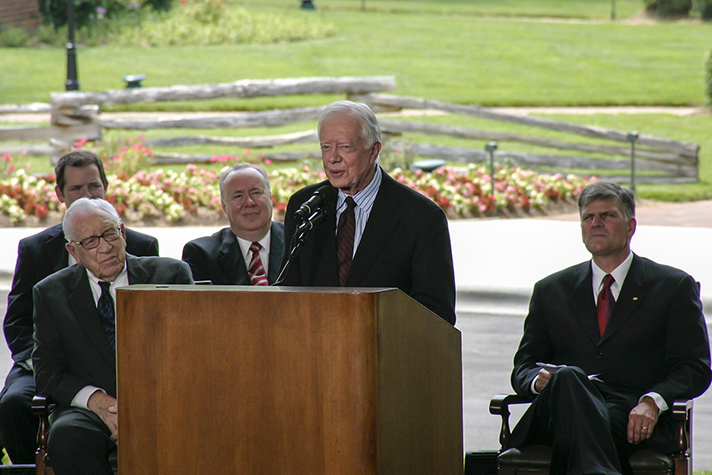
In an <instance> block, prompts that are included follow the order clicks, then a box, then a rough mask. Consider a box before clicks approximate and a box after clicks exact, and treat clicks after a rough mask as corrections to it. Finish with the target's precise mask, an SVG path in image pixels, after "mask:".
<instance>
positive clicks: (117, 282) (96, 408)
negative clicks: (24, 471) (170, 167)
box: [32, 198, 193, 475]
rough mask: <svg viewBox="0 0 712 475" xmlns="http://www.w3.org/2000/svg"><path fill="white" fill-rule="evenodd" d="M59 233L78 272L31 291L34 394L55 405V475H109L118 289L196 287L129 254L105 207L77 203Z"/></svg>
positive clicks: (160, 262)
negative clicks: (131, 285) (33, 326)
mask: <svg viewBox="0 0 712 475" xmlns="http://www.w3.org/2000/svg"><path fill="white" fill-rule="evenodd" d="M62 228H63V230H64V234H65V237H66V238H67V241H68V243H67V245H66V247H67V251H69V253H70V254H71V255H72V256H73V257H74V259H76V261H77V264H75V265H73V266H71V267H67V268H65V269H63V270H61V271H59V272H57V273H55V274H52V275H50V276H49V277H47V278H45V279H43V280H42V281H40V282H39V283H38V284H37V285H36V286H35V288H34V290H33V298H34V308H35V311H34V318H35V333H34V339H35V349H34V351H33V353H32V360H33V365H34V368H35V379H36V380H37V393H38V394H42V395H45V396H50V397H51V398H52V399H54V401H55V402H56V403H57V407H56V408H55V410H54V411H53V412H52V415H51V416H50V420H51V428H50V431H49V439H48V442H47V452H48V454H49V456H50V460H51V462H52V467H53V469H54V471H55V473H57V474H58V475H80V474H87V475H99V474H107V475H108V474H111V473H113V472H112V470H111V467H110V466H109V462H108V458H107V456H108V454H109V452H111V450H112V449H113V448H115V447H116V440H117V439H118V408H117V401H116V352H115V304H114V302H115V300H116V288H117V287H122V286H126V285H129V284H191V283H192V282H193V279H192V277H191V273H190V267H189V266H188V264H186V263H184V262H181V261H178V260H175V259H168V258H162V257H135V256H132V255H130V254H127V253H126V230H125V228H124V225H123V223H122V222H121V220H120V218H119V215H118V214H117V213H116V210H115V209H114V207H113V206H112V205H111V204H110V203H109V202H107V201H104V200H101V199H94V200H90V199H87V198H81V199H78V200H76V201H75V202H74V203H72V205H71V206H70V207H69V209H68V210H67V213H66V214H65V216H64V220H63V222H62Z"/></svg>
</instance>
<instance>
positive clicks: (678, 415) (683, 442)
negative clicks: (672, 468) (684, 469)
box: [672, 399, 695, 455]
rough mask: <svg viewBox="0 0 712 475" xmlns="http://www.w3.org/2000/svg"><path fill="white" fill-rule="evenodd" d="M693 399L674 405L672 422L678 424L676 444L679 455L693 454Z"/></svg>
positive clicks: (677, 402)
mask: <svg viewBox="0 0 712 475" xmlns="http://www.w3.org/2000/svg"><path fill="white" fill-rule="evenodd" d="M694 405H695V402H694V400H692V399H688V400H679V401H674V402H673V403H672V420H673V421H675V422H676V423H677V432H676V437H675V438H676V443H677V449H678V454H688V455H691V454H692V447H691V446H692V408H693V407H694Z"/></svg>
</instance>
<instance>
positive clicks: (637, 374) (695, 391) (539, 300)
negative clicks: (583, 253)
mask: <svg viewBox="0 0 712 475" xmlns="http://www.w3.org/2000/svg"><path fill="white" fill-rule="evenodd" d="M592 275H593V273H592V270H591V263H590V261H588V262H584V263H582V264H579V265H576V266H573V267H570V268H568V269H565V270H563V271H560V272H557V273H555V274H553V275H551V276H549V277H546V278H545V279H543V280H542V281H540V282H538V283H537V284H536V285H535V287H534V292H533V295H532V299H531V303H530V306H529V315H528V316H527V318H526V321H525V324H524V335H523V337H522V341H521V344H520V345H519V350H518V351H517V353H516V355H515V358H514V371H513V373H512V386H513V387H514V389H515V390H516V391H517V393H519V394H522V395H528V396H533V394H532V393H531V389H530V388H531V382H532V380H533V379H534V377H535V376H536V374H537V373H538V371H539V368H538V367H537V366H536V362H545V363H553V364H566V365H570V366H578V367H579V368H581V369H583V370H584V371H585V372H586V374H599V375H600V376H599V379H601V380H602V381H603V384H604V385H605V386H606V387H608V388H609V389H611V390H612V391H613V392H614V393H616V394H618V395H620V396H623V397H625V399H626V401H627V403H628V406H629V407H628V410H630V409H632V408H633V407H634V406H635V405H636V404H637V403H638V399H639V398H640V397H641V396H642V395H643V394H646V393H648V392H651V391H652V392H656V393H658V394H660V395H661V396H662V397H663V398H664V399H665V401H666V402H667V404H668V406H670V407H672V403H673V401H674V400H676V399H687V398H693V397H697V396H699V395H700V394H702V393H703V392H704V391H705V390H706V389H707V387H708V386H709V384H710V374H711V373H710V349H709V340H708V336H707V326H706V324H705V319H704V316H703V314H702V304H701V302H700V297H699V286H698V284H697V282H695V280H694V279H693V278H692V277H691V276H689V275H688V274H686V273H684V272H682V271H681V270H678V269H675V268H673V267H668V266H663V265H660V264H657V263H655V262H653V261H651V260H649V259H645V258H641V257H639V256H637V255H634V257H633V262H632V264H631V267H630V269H629V271H628V275H627V276H626V278H625V281H624V282H623V287H622V288H621V292H620V295H619V296H618V300H617V302H616V304H615V306H614V308H613V313H612V315H611V318H610V320H609V323H608V325H607V327H606V331H605V333H604V334H603V336H600V335H599V330H598V323H597V318H596V306H595V304H594V298H593V290H592Z"/></svg>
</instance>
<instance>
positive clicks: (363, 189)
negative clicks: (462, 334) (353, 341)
mask: <svg viewBox="0 0 712 475" xmlns="http://www.w3.org/2000/svg"><path fill="white" fill-rule="evenodd" d="M318 133H319V142H320V145H321V154H322V162H323V165H324V172H325V173H326V176H327V178H328V180H327V181H325V182H322V183H318V184H316V185H312V186H308V187H306V188H303V189H302V190H299V191H298V192H296V193H295V194H294V195H293V196H292V198H291V199H290V200H289V205H288V206H287V213H286V217H285V242H289V239H291V238H292V236H293V235H294V232H295V230H298V229H300V228H303V225H304V224H305V222H306V224H307V227H309V228H312V229H311V231H309V233H310V234H309V236H308V238H307V239H306V242H305V244H304V245H303V248H301V250H300V252H301V253H300V255H299V256H298V258H297V259H292V260H291V262H289V264H290V267H289V268H288V272H287V274H286V277H285V279H284V281H283V284H284V285H306V286H322V287H323V286H334V287H335V286H345V287H397V288H399V289H400V290H402V291H403V292H405V293H406V294H408V295H410V296H411V297H412V298H413V299H415V300H416V301H418V302H420V303H421V304H422V305H424V306H425V307H427V308H429V309H430V310H432V311H433V312H434V313H436V314H437V315H439V316H440V317H442V318H443V319H445V320H446V321H448V322H450V323H452V324H454V323H455V278H454V271H453V264H452V251H451V248H450V234H449V231H448V226H447V219H446V218H445V213H443V211H442V210H441V209H440V208H439V207H438V206H437V205H436V204H435V203H433V202H432V201H431V200H430V199H428V198H426V197H425V196H423V195H421V194H420V193H418V192H416V191H414V190H411V189H410V188H408V187H406V186H405V185H403V184H401V183H398V182H397V181H396V180H394V179H393V178H391V177H390V176H388V174H387V173H386V172H385V171H383V169H381V167H379V166H378V164H377V159H378V154H379V152H380V150H381V129H380V127H379V125H378V120H377V119H376V116H375V115H374V114H373V112H372V111H371V109H370V108H369V107H368V106H367V105H366V104H360V103H354V102H350V101H338V102H334V103H333V104H330V105H328V106H326V108H325V109H324V111H323V112H322V114H321V117H320V118H319V124H318ZM314 195H317V196H319V195H320V196H321V197H322V199H321V200H319V201H323V203H322V205H321V210H322V211H323V212H325V215H323V214H322V215H321V216H320V215H319V213H315V214H316V215H314V214H311V212H312V211H313V210H312V209H311V208H310V207H309V206H310V203H312V202H313V198H314ZM295 214H296V215H297V217H295ZM301 215H303V216H304V218H303V219H302V218H301V217H300V216H301ZM312 217H314V218H315V219H314V221H313V222H310V220H311V219H312ZM317 217H318V218H317ZM322 220H323V221H322ZM291 248H292V246H289V245H288V246H285V257H284V259H285V261H283V262H288V261H287V260H288V259H290V254H291Z"/></svg>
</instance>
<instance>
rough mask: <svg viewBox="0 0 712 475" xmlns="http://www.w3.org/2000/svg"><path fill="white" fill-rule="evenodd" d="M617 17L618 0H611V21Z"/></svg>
mask: <svg viewBox="0 0 712 475" xmlns="http://www.w3.org/2000/svg"><path fill="white" fill-rule="evenodd" d="M615 19H616V0H611V21H613V20H615Z"/></svg>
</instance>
